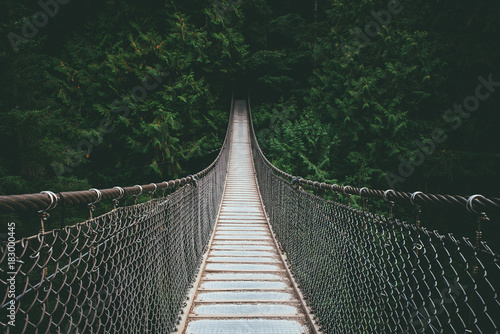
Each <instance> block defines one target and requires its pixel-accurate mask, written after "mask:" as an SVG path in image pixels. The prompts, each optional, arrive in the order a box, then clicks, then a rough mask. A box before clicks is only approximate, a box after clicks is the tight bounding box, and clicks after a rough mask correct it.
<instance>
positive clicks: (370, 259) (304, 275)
mask: <svg viewBox="0 0 500 334" xmlns="http://www.w3.org/2000/svg"><path fill="white" fill-rule="evenodd" d="M260 157H261V156H260V153H259V152H258V150H257V149H254V159H255V161H254V163H255V166H256V171H257V179H258V182H259V187H260V191H261V194H262V199H263V202H264V205H265V208H266V211H267V213H268V215H269V217H270V221H271V224H272V226H273V229H274V232H275V233H276V235H277V238H278V240H279V242H280V243H281V246H282V247H283V249H284V250H285V252H286V253H287V257H288V259H289V260H290V263H291V265H292V270H293V273H294V275H295V278H296V279H297V281H298V282H299V284H300V287H301V289H302V292H303V293H304V295H305V296H306V299H307V300H308V302H309V303H310V306H311V307H312V309H313V312H314V314H315V315H316V316H317V317H318V319H319V322H320V324H321V326H322V328H323V330H324V332H325V333H498V327H499V324H500V304H499V297H498V290H499V282H500V267H499V263H500V262H499V259H500V258H499V256H498V255H497V254H494V253H493V251H492V250H491V249H490V248H489V247H488V245H487V244H486V243H484V242H482V243H480V244H478V245H475V244H474V243H473V242H472V241H471V240H469V239H468V238H455V237H454V236H453V235H452V234H448V235H441V234H439V232H438V231H431V230H428V229H426V228H423V227H417V226H416V225H414V224H409V223H407V222H405V221H400V220H397V219H390V218H388V217H385V216H378V215H375V214H373V213H370V212H364V211H360V210H357V209H355V208H352V207H349V206H346V205H343V204H340V203H336V202H333V201H328V200H325V199H323V198H321V197H318V196H315V195H312V194H310V193H307V192H305V191H303V190H301V189H299V188H297V187H295V186H292V185H291V184H290V183H289V182H288V181H286V180H284V179H282V178H281V177H279V176H277V175H275V174H274V173H273V170H272V169H271V168H270V167H269V166H268V165H267V164H266V162H264V161H263V159H261V158H260Z"/></svg>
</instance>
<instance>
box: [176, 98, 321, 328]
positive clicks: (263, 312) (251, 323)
mask: <svg viewBox="0 0 500 334" xmlns="http://www.w3.org/2000/svg"><path fill="white" fill-rule="evenodd" d="M231 140H232V141H231V153H230V161H229V171H228V176H227V180H226V188H225V192H224V196H223V200H222V206H221V210H220V212H219V218H218V221H217V225H216V227H215V233H214V235H213V237H212V240H211V241H210V245H209V251H208V254H207V256H206V257H205V261H204V263H203V265H202V272H201V275H200V276H199V278H198V281H197V283H196V285H195V288H194V289H193V291H192V293H191V296H190V297H191V298H190V304H189V305H188V306H187V314H186V316H185V317H184V319H183V321H182V324H181V326H182V327H183V328H182V329H181V332H182V333H190V334H191V333H196V334H208V333H231V334H237V333H259V334H265V333H286V334H293V333H314V332H315V331H314V327H313V326H311V325H310V319H309V318H308V317H307V316H306V313H305V312H304V304H303V302H302V300H301V299H300V294H299V293H297V292H298V290H296V286H295V285H294V282H293V280H292V278H291V277H290V275H289V272H288V271H287V269H286V267H285V264H284V262H283V258H282V257H281V254H280V253H279V252H278V249H277V246H276V242H275V240H274V237H273V235H272V233H271V230H270V228H269V225H268V221H267V219H266V216H265V214H264V210H263V207H262V203H261V199H260V195H259V192H258V187H257V183H256V180H255V173H254V167H253V161H252V156H251V150H250V138H249V127H248V116H247V110H246V104H245V102H244V101H236V103H235V112H234V120H233V136H232V139H231Z"/></svg>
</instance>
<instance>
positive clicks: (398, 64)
mask: <svg viewBox="0 0 500 334" xmlns="http://www.w3.org/2000/svg"><path fill="white" fill-rule="evenodd" d="M2 7H3V10H2V11H0V36H1V39H0V73H1V76H2V80H1V81H0V141H1V145H0V150H1V152H0V156H1V158H0V195H11V194H23V193H34V192H40V191H43V190H51V191H54V192H58V191H68V190H87V189H89V188H91V187H95V188H106V187H112V186H116V185H121V186H130V185H134V184H144V183H149V182H161V181H164V180H169V179H174V178H178V177H181V176H185V175H187V174H189V173H194V172H197V171H199V170H201V169H203V168H204V167H206V166H207V165H208V164H209V163H210V162H211V161H212V160H213V159H214V157H215V156H216V155H217V152H218V149H219V148H220V146H221V144H222V141H223V140H224V135H225V130H226V126H227V119H228V114H229V105H230V100H231V96H232V94H234V96H235V97H238V98H247V96H250V100H251V106H252V113H253V117H254V122H255V126H256V130H257V135H258V138H259V142H260V145H261V147H262V149H263V151H264V152H265V153H266V155H267V156H268V158H269V160H270V161H271V162H272V163H273V164H275V165H276V166H277V167H279V168H281V169H283V170H285V171H287V172H288V173H291V174H293V175H300V176H301V177H303V178H308V179H313V180H318V181H324V182H329V183H338V184H342V185H353V186H358V187H362V186H366V187H371V188H378V189H388V188H392V189H396V190H402V191H415V190H421V191H424V192H431V193H449V194H460V195H471V194H476V193H480V194H483V195H485V196H495V197H498V194H499V191H498V186H500V176H499V173H498V171H499V170H500V149H499V144H500V131H499V130H500V128H499V125H500V113H499V112H498V110H499V109H498V106H499V105H500V104H499V102H500V62H499V60H500V44H499V43H498V42H499V41H500V2H498V1H493V0H479V1H474V2H471V1H456V0H435V1H431V2H429V1H422V0H412V1H409V0H383V1H381V0H353V1H348V2H347V1H346V2H342V1H340V0H334V1H326V0H314V1H297V0H289V1H284V0H215V1H212V0H210V1H206V0H191V1H169V0H167V1H159V0H150V1H146V2H145V1H139V0H127V1H116V0H87V1H71V0H40V1H38V2H36V1H26V0H4V1H3V6H2Z"/></svg>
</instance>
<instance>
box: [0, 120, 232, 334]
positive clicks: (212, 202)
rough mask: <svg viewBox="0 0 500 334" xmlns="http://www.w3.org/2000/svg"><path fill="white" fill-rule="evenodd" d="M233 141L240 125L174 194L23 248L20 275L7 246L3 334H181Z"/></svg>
mask: <svg viewBox="0 0 500 334" xmlns="http://www.w3.org/2000/svg"><path fill="white" fill-rule="evenodd" d="M230 124H231V120H230ZM230 134H231V125H229V127H228V133H227V136H226V142H225V144H224V146H223V149H222V150H221V152H220V154H219V156H218V158H217V159H216V161H215V162H214V163H213V164H212V165H211V166H210V167H208V168H207V169H205V170H204V171H202V172H200V173H198V174H197V175H201V176H200V177H199V178H196V179H195V178H194V177H191V180H192V181H190V182H188V183H187V184H185V185H184V186H181V187H179V189H177V190H176V191H175V192H172V193H171V194H168V195H166V196H164V197H161V198H153V199H151V200H150V201H148V202H146V203H142V204H137V205H133V206H127V207H121V208H117V209H114V210H113V211H110V212H108V213H106V214H104V215H102V216H99V217H96V218H94V219H90V220H88V221H85V222H83V223H80V224H77V225H74V226H71V227H66V228H64V229H56V230H53V231H51V232H46V233H40V234H37V235H34V236H32V237H29V238H24V239H21V240H18V241H16V242H15V265H14V267H10V268H9V267H8V266H7V262H8V261H9V263H10V261H11V258H8V256H7V253H8V251H7V250H8V244H7V243H4V244H2V245H1V250H0V251H1V253H0V282H1V283H2V286H4V287H6V288H5V289H2V290H1V291H0V298H1V300H0V302H1V305H0V306H1V310H0V327H1V328H2V332H6V333H169V332H172V331H173V330H174V329H175V327H176V325H177V323H178V316H179V312H180V310H181V308H182V307H183V305H184V304H185V300H186V295H187V292H188V289H189V287H190V285H191V284H192V282H193V280H194V278H195V275H196V273H197V268H198V267H199V265H200V264H201V260H202V255H203V252H204V248H205V246H206V245H207V244H208V241H209V239H210V235H211V233H212V231H213V228H214V225H215V222H216V218H217V213H218V209H219V205H220V202H221V199H222V194H223V191H224V184H225V179H226V173H227V165H228V158H229V149H230V147H229V144H230V143H229V141H228V138H230ZM193 179H195V180H194V181H193ZM176 184H182V183H181V182H176ZM155 188H156V187H155ZM11 282H13V284H12V289H10V287H11ZM14 291H15V293H14V295H15V296H14V297H13V296H12V292H14ZM11 304H14V308H13V309H12V307H10V305H11ZM12 318H14V319H15V322H14V323H11V324H8V321H10V319H12ZM12 324H15V326H12Z"/></svg>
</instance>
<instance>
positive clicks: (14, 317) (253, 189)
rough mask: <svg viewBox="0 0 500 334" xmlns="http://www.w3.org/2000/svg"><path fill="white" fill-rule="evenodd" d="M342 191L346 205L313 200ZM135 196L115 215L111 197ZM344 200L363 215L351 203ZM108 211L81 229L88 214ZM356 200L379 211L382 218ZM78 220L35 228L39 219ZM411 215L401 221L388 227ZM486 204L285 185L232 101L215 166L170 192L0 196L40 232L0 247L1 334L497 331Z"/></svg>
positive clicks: (499, 315) (2, 206)
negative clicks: (439, 224)
mask: <svg viewBox="0 0 500 334" xmlns="http://www.w3.org/2000/svg"><path fill="white" fill-rule="evenodd" d="M326 192H331V193H334V194H342V196H343V197H344V198H346V199H347V200H346V201H341V200H330V199H328V198H327V197H325V196H322V194H324V193H326ZM145 195H149V200H147V201H146V202H143V203H134V204H133V205H127V206H122V205H120V200H122V199H123V198H124V197H125V196H133V197H134V198H135V199H137V198H138V197H139V196H145ZM351 196H358V197H359V198H360V199H361V202H362V203H363V208H362V209H359V208H356V207H354V206H351V201H350V198H351ZM104 200H111V201H112V202H113V204H114V205H113V207H114V208H113V209H112V210H111V211H109V212H107V213H105V214H103V215H99V216H97V217H92V209H93V208H94V207H95V206H96V205H99V204H98V203H99V202H100V201H104ZM370 200H372V201H373V200H382V201H385V202H386V203H387V206H388V213H387V214H386V215H380V214H376V213H375V212H372V211H371V210H370V206H369V201H370ZM61 203H64V205H65V206H68V205H76V204H87V205H88V207H89V209H90V214H91V215H90V219H88V220H86V221H84V222H81V223H79V224H76V225H73V226H66V227H62V228H60V229H54V230H50V231H46V230H45V223H46V221H47V219H48V215H49V212H50V211H51V210H55V209H56V208H57V207H58V206H61ZM396 203H406V204H411V205H412V206H414V208H415V212H416V213H417V214H416V218H415V221H412V222H409V221H405V220H400V219H397V218H395V217H394V215H393V212H392V208H393V206H394V205H395V204H396ZM430 203H433V204H435V205H442V206H450V207H454V208H455V210H464V212H465V211H469V212H471V213H473V214H475V215H477V222H476V224H477V229H476V235H475V236H473V237H471V236H454V235H452V234H441V233H439V231H435V230H429V229H427V228H425V226H422V224H421V223H420V219H419V216H418V213H419V212H420V208H421V206H424V205H427V204H430ZM499 207H500V199H499V198H486V197H484V196H481V195H472V196H469V197H463V196H454V195H437V194H426V193H423V192H420V191H416V192H413V193H406V192H397V191H394V190H390V189H389V190H377V189H369V188H365V187H363V188H357V187H350V186H339V185H330V184H326V183H320V182H316V181H311V180H305V179H301V178H299V177H295V176H292V175H290V174H287V173H286V172H284V171H281V170H279V169H278V168H276V167H275V166H273V165H272V164H271V163H270V162H269V161H268V160H267V159H266V157H265V155H264V154H263V152H262V151H261V149H260V148H259V145H258V142H257V139H256V136H255V131H254V129H253V125H252V122H251V110H250V103H249V101H244V100H237V101H234V102H232V105H231V113H230V117H229V122H228V129H227V133H226V138H225V140H224V144H223V146H222V148H221V150H220V152H219V155H218V156H217V158H216V159H215V161H214V162H213V163H212V164H211V165H210V166H208V167H207V168H206V169H204V170H202V171H201V172H199V173H197V174H195V175H190V176H187V177H185V178H182V179H177V180H171V181H168V182H167V181H165V182H161V183H152V184H148V185H137V186H133V187H124V188H122V187H114V188H110V189H101V190H99V189H90V190H88V191H74V192H61V193H57V194H56V193H53V192H50V191H45V192H42V193H40V194H25V195H13V196H0V212H24V211H38V212H39V213H40V217H41V219H40V223H41V228H42V230H41V232H40V233H39V234H36V235H33V236H31V237H28V238H23V239H20V240H9V241H8V242H4V243H2V245H1V253H0V282H1V284H2V287H3V289H2V290H0V302H1V304H0V307H1V309H0V327H1V328H2V330H3V332H5V333H173V332H179V333H498V328H499V326H500V301H499V297H498V291H499V283H500V262H499V260H500V256H499V255H498V254H497V253H495V252H494V251H493V250H492V249H491V248H490V247H489V246H488V244H487V243H486V242H485V241H484V240H483V239H482V225H483V224H484V222H486V221H487V220H488V216H487V215H486V213H487V212H488V211H489V210H498V208H499Z"/></svg>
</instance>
